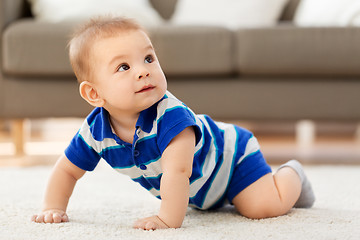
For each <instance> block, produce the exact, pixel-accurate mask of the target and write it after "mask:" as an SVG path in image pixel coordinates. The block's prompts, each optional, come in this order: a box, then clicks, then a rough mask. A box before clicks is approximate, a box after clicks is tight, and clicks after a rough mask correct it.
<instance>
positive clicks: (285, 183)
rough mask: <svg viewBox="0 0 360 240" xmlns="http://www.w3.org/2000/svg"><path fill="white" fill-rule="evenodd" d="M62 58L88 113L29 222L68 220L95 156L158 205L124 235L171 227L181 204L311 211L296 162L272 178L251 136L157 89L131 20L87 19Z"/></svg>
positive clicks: (143, 39) (156, 68)
mask: <svg viewBox="0 0 360 240" xmlns="http://www.w3.org/2000/svg"><path fill="white" fill-rule="evenodd" d="M69 55H70V61H71V64H72V67H73V70H74V72H75V74H76V77H77V79H78V81H79V83H80V87H79V90H80V95H81V97H82V98H83V99H85V100H86V101H87V102H88V103H89V104H91V105H92V106H94V107H95V109H94V110H93V111H92V112H91V113H90V114H89V116H88V117H87V118H86V120H85V121H84V123H83V125H82V127H81V128H80V130H79V131H78V133H77V134H76V135H75V137H74V138H73V139H72V141H71V143H70V145H69V146H68V147H67V149H66V150H65V155H64V156H62V157H60V159H59V160H58V162H57V163H56V165H55V167H54V170H53V172H52V174H51V177H50V179H49V183H48V187H47V190H46V193H45V199H44V204H43V209H42V211H41V213H39V214H37V215H34V216H33V217H32V221H35V222H39V223H41V222H44V223H60V222H67V221H69V219H68V216H67V214H66V208H67V205H68V201H69V198H70V196H71V194H72V191H73V189H74V186H75V184H76V182H77V180H78V179H79V178H81V177H82V176H83V175H84V173H85V172H86V171H92V170H94V168H95V167H96V165H97V164H98V162H99V160H100V159H101V158H103V159H104V160H105V161H106V162H107V163H108V164H110V165H111V166H112V167H113V168H114V169H115V170H116V171H118V172H120V173H123V174H126V175H129V176H130V177H131V179H132V180H133V181H135V182H137V183H139V184H140V185H141V186H143V187H144V188H146V189H147V190H149V191H150V192H151V193H152V194H153V195H155V196H156V197H157V198H159V199H161V206H160V211H159V213H158V214H157V215H155V216H150V217H147V218H142V219H140V220H138V221H136V222H135V223H134V225H133V226H134V228H140V229H145V230H151V229H152V230H154V229H161V228H179V227H181V225H182V222H183V220H184V217H185V214H186V210H187V207H188V206H190V207H193V208H197V209H203V210H205V209H216V208H219V207H221V206H223V205H224V204H226V203H231V204H233V205H234V206H235V208H236V210H237V211H238V212H239V213H240V214H241V215H243V216H246V217H248V218H254V219H259V218H267V217H275V216H279V215H283V214H286V213H287V212H288V211H289V210H290V209H291V208H292V207H303V208H309V207H311V206H312V205H313V203H314V200H315V197H314V194H313V191H312V188H311V185H310V183H309V181H308V179H307V177H306V176H305V174H304V172H303V169H302V166H301V165H300V163H299V162H297V161H295V160H292V161H289V162H287V163H286V164H284V165H282V166H280V168H279V169H278V170H277V172H276V173H275V174H274V175H273V174H272V173H271V168H270V167H269V165H268V164H267V163H266V161H265V160H264V158H263V155H262V153H261V152H260V150H259V144H258V142H257V140H256V138H255V137H254V136H253V135H252V133H251V132H249V131H247V130H245V129H243V128H240V127H238V126H235V125H232V124H226V123H221V122H215V121H213V120H212V119H211V118H210V117H209V116H206V115H195V114H194V113H193V112H192V110H191V109H190V108H188V107H187V106H186V105H185V104H184V103H182V102H181V101H179V100H178V99H177V98H175V97H174V96H173V95H172V94H171V93H170V92H168V91H167V83H166V79H165V76H164V73H163V71H162V69H161V67H160V64H159V61H158V59H157V57H156V54H155V51H154V48H153V46H152V44H151V41H150V39H149V37H148V36H147V34H146V33H145V31H144V30H143V29H142V28H141V27H140V26H139V25H137V24H136V23H134V22H133V21H131V20H128V19H123V18H97V19H92V20H91V21H89V22H88V23H87V24H85V25H84V26H82V28H81V29H79V30H78V31H77V32H76V34H75V35H74V37H73V38H72V40H71V41H70V44H69Z"/></svg>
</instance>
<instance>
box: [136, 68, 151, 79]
mask: <svg viewBox="0 0 360 240" xmlns="http://www.w3.org/2000/svg"><path fill="white" fill-rule="evenodd" d="M149 76H150V73H149V71H148V70H146V69H143V70H142V71H141V72H140V73H139V75H138V79H139V80H140V79H142V78H144V77H149Z"/></svg>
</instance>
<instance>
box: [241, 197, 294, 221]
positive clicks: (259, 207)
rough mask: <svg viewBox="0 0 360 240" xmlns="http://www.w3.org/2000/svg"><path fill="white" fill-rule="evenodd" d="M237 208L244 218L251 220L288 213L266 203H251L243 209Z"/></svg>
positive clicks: (279, 207)
mask: <svg viewBox="0 0 360 240" xmlns="http://www.w3.org/2000/svg"><path fill="white" fill-rule="evenodd" d="M235 207H236V209H237V210H238V212H239V213H240V214H241V215H242V216H244V217H247V218H251V219H262V218H271V217H277V216H281V215H284V214H286V213H287V210H286V209H283V208H282V207H281V206H277V205H276V204H275V205H274V204H271V203H269V202H266V201H257V202H249V203H247V204H245V205H243V206H241V207H237V206H235Z"/></svg>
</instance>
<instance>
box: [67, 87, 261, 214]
mask: <svg viewBox="0 0 360 240" xmlns="http://www.w3.org/2000/svg"><path fill="white" fill-rule="evenodd" d="M191 126H192V127H193V128H194V130H195V135H196V146H195V152H194V159H193V172H192V175H191V177H190V198H189V206H191V207H195V208H199V209H209V208H211V207H213V206H215V205H219V202H220V201H223V200H224V196H225V194H226V191H227V187H228V185H229V182H230V179H231V177H232V173H233V169H234V167H235V166H237V165H238V164H240V163H241V161H242V160H243V159H245V158H247V157H249V156H252V157H259V158H260V157H262V154H261V153H260V150H259V144H258V142H257V140H256V138H255V137H254V136H253V135H252V134H251V133H250V132H249V131H247V130H245V129H243V128H240V127H238V126H235V125H232V124H226V123H221V122H215V121H213V120H212V119H211V118H210V117H208V116H206V115H196V114H194V113H193V112H192V110H191V109H190V108H188V107H187V106H186V105H185V104H184V103H182V102H181V101H179V100H178V99H176V98H175V97H174V96H173V95H172V94H171V93H170V92H166V94H165V96H164V97H163V98H162V99H161V100H160V101H159V102H157V103H156V104H154V105H153V106H151V107H150V108H148V109H146V110H144V111H142V112H141V113H140V115H139V118H138V120H137V123H136V130H135V134H134V139H133V143H132V144H130V143H127V142H124V141H122V140H121V139H120V138H119V137H118V136H117V135H116V134H115V133H114V132H113V130H112V127H111V125H110V121H109V113H108V112H107V111H106V110H105V109H104V108H96V109H94V110H93V111H92V112H91V113H90V114H89V116H88V117H87V118H86V120H85V121H84V123H83V125H82V126H81V128H80V130H79V131H78V133H77V134H76V135H75V136H74V138H73V139H72V141H71V143H70V145H69V146H68V147H67V149H66V150H65V154H66V156H67V158H68V159H69V160H70V161H71V162H72V163H73V164H75V165H76V166H78V167H79V168H81V169H84V170H87V171H92V170H93V169H94V168H95V167H96V165H97V164H98V162H99V160H100V159H101V158H103V159H104V160H105V161H106V162H107V163H108V164H110V165H111V166H112V167H113V168H114V169H115V170H117V171H118V172H119V173H123V174H126V175H128V176H130V178H131V179H132V180H133V181H135V182H137V183H139V184H140V185H141V186H143V187H144V188H146V189H147V190H148V191H150V192H151V193H152V194H153V195H154V196H156V197H157V198H159V199H161V196H160V180H161V176H162V170H161V164H160V159H161V156H162V153H163V152H164V150H165V149H166V147H167V146H168V144H169V143H170V141H171V140H172V139H173V138H174V137H175V136H176V135H178V134H179V133H180V132H181V131H183V130H184V129H185V128H187V127H191Z"/></svg>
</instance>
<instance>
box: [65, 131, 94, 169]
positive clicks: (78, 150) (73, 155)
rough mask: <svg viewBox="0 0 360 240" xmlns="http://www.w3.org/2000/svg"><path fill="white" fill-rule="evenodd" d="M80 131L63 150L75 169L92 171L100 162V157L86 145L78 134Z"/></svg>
mask: <svg viewBox="0 0 360 240" xmlns="http://www.w3.org/2000/svg"><path fill="white" fill-rule="evenodd" d="M80 132H81V130H80V131H79V132H78V133H77V134H76V135H75V136H74V138H73V139H72V140H71V142H70V144H69V146H68V147H67V148H66V149H65V155H66V157H67V158H68V159H69V160H70V162H72V163H73V164H74V165H76V166H77V167H79V168H81V169H83V170H86V171H92V170H94V169H95V167H96V166H97V164H98V163H99V160H100V158H101V157H100V155H99V154H98V153H97V152H96V151H95V150H94V149H93V148H92V147H91V146H90V144H88V143H87V142H86V141H85V140H84V138H83V136H82V135H81V134H80Z"/></svg>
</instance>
